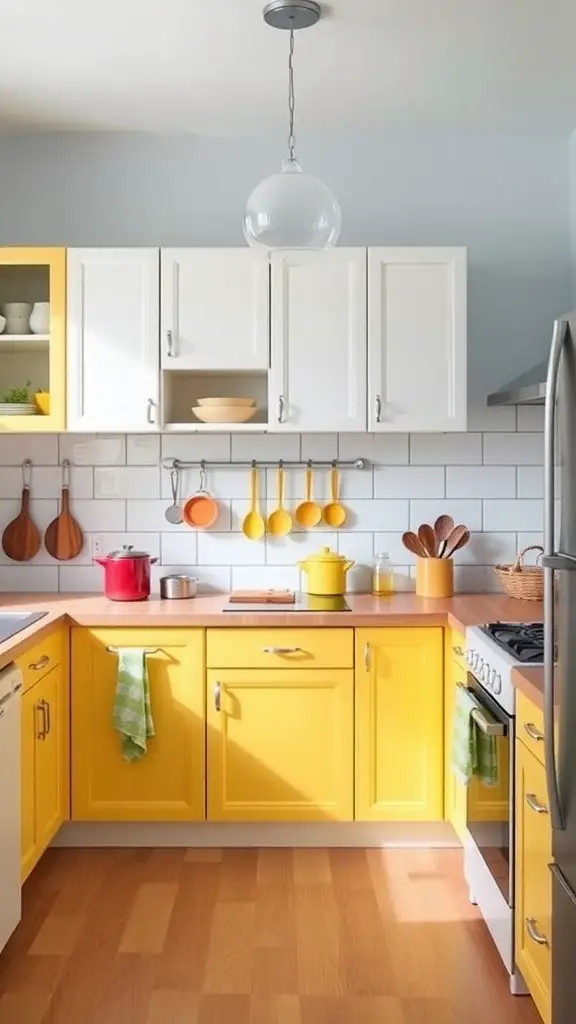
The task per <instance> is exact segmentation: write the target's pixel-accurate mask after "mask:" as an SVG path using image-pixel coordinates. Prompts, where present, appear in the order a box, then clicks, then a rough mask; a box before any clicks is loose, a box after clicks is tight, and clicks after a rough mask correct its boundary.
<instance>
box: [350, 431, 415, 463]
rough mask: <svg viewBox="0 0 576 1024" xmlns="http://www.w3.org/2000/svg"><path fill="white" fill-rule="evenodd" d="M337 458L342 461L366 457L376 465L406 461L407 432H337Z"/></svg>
mask: <svg viewBox="0 0 576 1024" xmlns="http://www.w3.org/2000/svg"><path fill="white" fill-rule="evenodd" d="M338 458H339V459H340V460H341V461H342V462H349V461H353V460H354V459H368V460H369V461H370V462H372V463H374V465H377V466H397V465H403V464H405V463H407V462H408V434H339V435H338Z"/></svg>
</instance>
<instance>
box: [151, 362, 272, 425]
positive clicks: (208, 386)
mask: <svg viewBox="0 0 576 1024" xmlns="http://www.w3.org/2000/svg"><path fill="white" fill-rule="evenodd" d="M214 397H220V398H224V397H225V398H251V399H253V400H254V401H255V402H256V407H257V412H256V414H255V415H254V417H253V418H252V419H250V420H248V421H247V422H246V423H230V422H228V421H225V422H222V423H203V422H202V421H201V420H199V419H197V418H196V416H195V415H194V413H193V412H192V408H193V406H195V405H197V403H198V399H199V398H214ZM162 408H163V411H164V416H163V420H164V422H163V426H162V429H163V430H165V431H166V432H168V433H170V432H178V431H186V432H191V431H192V432H193V431H199V432H202V433H222V432H224V433H229V432H230V431H234V433H236V432H241V431H246V432H248V433H250V432H252V433H253V432H256V433H258V432H262V431H265V430H267V429H268V371H267V370H254V371H246V372H237V371H231V370H227V371H214V370H206V371H190V370H164V371H163V373H162Z"/></svg>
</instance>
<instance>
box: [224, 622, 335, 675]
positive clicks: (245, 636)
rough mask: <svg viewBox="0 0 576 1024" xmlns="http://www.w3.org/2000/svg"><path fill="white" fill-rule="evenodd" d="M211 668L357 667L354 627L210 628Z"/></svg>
mask: <svg viewBox="0 0 576 1024" xmlns="http://www.w3.org/2000/svg"><path fill="white" fill-rule="evenodd" d="M206 664H207V666H208V668H354V630H353V629H296V628H294V629H249V628H248V629H208V630H207V635H206Z"/></svg>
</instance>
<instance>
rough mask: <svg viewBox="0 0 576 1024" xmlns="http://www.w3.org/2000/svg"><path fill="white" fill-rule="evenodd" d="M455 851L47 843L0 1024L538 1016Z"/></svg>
mask: <svg viewBox="0 0 576 1024" xmlns="http://www.w3.org/2000/svg"><path fill="white" fill-rule="evenodd" d="M537 1021H539V1017H538V1016H537V1014H536V1011H535V1010H534V1008H533V1006H532V1004H531V1001H530V999H529V998H516V999H514V998H513V997H512V996H510V995H509V993H508V981H507V977H506V975H505V972H504V969H503V967H502V964H501V962H500V961H499V959H498V956H497V954H496V952H495V950H494V947H493V945H492V943H491V941H490V939H489V937H488V935H487V932H486V930H485V927H484V925H483V923H482V921H481V920H480V919H479V916H478V912H477V910H476V909H475V908H474V907H471V906H470V905H469V903H468V900H467V892H466V889H465V886H464V883H463V879H462V865H461V856H460V853H459V851H456V850H442V851H428V850H422V851H405V850H384V851H381V850H269V849H266V850H225V851H220V850H182V849H178V850H174V849H157V850H143V849H138V850H65V849H62V850H51V851H48V853H47V854H46V855H45V856H44V858H43V859H42V861H41V863H40V864H39V866H38V867H37V869H36V871H35V872H34V873H33V875H32V876H31V878H30V879H29V881H28V882H27V883H26V886H25V889H24V917H23V921H22V924H21V925H20V927H19V928H18V930H17V932H16V934H15V935H14V936H13V938H12V939H11V941H10V943H9V944H8V946H7V948H6V950H5V951H4V953H2V954H1V955H0V1022H1V1024H462V1022H464V1024H527V1022H532V1024H536V1022H537Z"/></svg>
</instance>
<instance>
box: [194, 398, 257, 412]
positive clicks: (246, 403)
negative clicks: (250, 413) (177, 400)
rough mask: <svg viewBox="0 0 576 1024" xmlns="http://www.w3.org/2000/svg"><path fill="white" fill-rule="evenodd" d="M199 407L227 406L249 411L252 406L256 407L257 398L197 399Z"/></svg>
mask: <svg viewBox="0 0 576 1024" xmlns="http://www.w3.org/2000/svg"><path fill="white" fill-rule="evenodd" d="M196 401H197V402H198V405H199V406H203V407H204V406H205V407H206V408H210V407H211V406H216V407H220V406H225V405H236V406H238V407H239V408H240V407H244V408H246V409H249V408H250V407H251V406H253V405H256V399H255V398H197V399H196Z"/></svg>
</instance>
